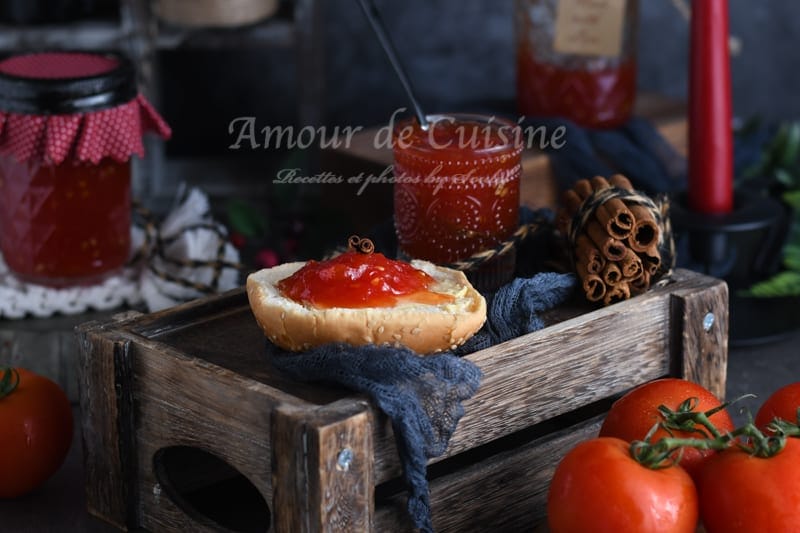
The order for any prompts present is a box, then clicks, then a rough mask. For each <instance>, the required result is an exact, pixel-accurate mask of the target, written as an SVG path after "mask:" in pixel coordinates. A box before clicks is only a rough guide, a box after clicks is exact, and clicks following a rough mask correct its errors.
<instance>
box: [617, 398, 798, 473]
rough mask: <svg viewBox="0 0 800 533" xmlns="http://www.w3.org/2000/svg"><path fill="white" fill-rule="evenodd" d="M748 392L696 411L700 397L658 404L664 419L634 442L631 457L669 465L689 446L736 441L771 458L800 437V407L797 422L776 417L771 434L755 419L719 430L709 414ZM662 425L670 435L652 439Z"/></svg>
mask: <svg viewBox="0 0 800 533" xmlns="http://www.w3.org/2000/svg"><path fill="white" fill-rule="evenodd" d="M749 396H752V395H745V396H741V397H739V398H736V399H735V400H732V401H731V402H726V403H724V404H722V405H720V406H719V407H715V408H714V409H711V410H709V411H706V412H696V411H694V409H695V408H696V407H697V404H698V400H697V398H689V399H687V400H685V401H684V402H682V403H681V404H680V405H679V406H678V408H677V409H675V410H672V409H670V408H668V407H666V406H664V405H661V406H659V408H658V411H659V413H660V414H661V416H662V417H663V421H661V422H660V423H659V424H657V425H656V426H654V427H653V428H652V429H651V430H650V431H649V432H648V433H647V436H646V437H645V440H643V441H634V442H632V443H631V447H630V454H631V457H633V458H634V459H635V460H636V461H638V462H639V463H640V464H642V465H644V466H646V467H648V468H652V469H659V468H668V467H670V466H672V465H673V464H676V463H678V462H680V460H681V457H682V451H683V450H684V449H686V448H695V449H698V450H715V451H722V450H725V449H727V448H730V447H731V446H732V445H736V446H737V447H739V448H740V449H742V450H743V451H745V452H747V453H749V454H750V455H753V456H756V457H762V458H768V457H772V456H774V455H776V454H778V453H780V452H781V451H782V450H783V448H784V447H785V446H786V438H787V437H800V427H798V426H799V425H800V409H798V424H791V423H789V422H786V421H783V420H774V421H773V422H772V424H771V425H770V429H772V430H773V431H774V432H775V435H772V436H767V435H765V434H764V433H762V432H761V431H760V430H759V429H758V428H757V427H756V426H755V424H753V423H752V422H748V423H747V424H745V425H744V426H742V427H739V428H736V429H735V430H733V431H731V432H726V433H722V432H720V431H719V430H718V429H717V428H716V427H715V426H714V424H713V423H712V422H711V420H710V417H711V416H712V415H713V414H714V413H716V412H718V411H720V410H721V409H724V408H725V407H727V406H729V405H730V404H732V403H734V402H738V401H739V400H742V399H743V398H747V397H749ZM698 426H700V427H698ZM659 427H660V428H663V429H664V430H665V431H667V433H669V435H670V436H669V437H663V438H661V439H659V440H658V441H657V442H655V443H653V442H651V440H652V437H653V435H654V433H655V431H656V430H657V429H658V428H659ZM673 431H681V432H684V433H699V434H700V435H702V438H697V437H675V436H674V433H673Z"/></svg>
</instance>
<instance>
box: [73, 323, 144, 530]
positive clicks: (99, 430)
mask: <svg viewBox="0 0 800 533" xmlns="http://www.w3.org/2000/svg"><path fill="white" fill-rule="evenodd" d="M104 327H105V326H104V324H102V323H97V322H94V323H89V324H86V325H84V326H81V327H80V328H79V329H78V338H79V342H80V346H81V353H80V364H79V368H78V375H79V381H80V392H81V394H80V405H81V417H82V419H81V430H82V433H83V443H84V459H85V460H84V463H85V471H86V498H87V505H88V509H89V512H90V513H92V514H94V515H95V516H97V517H99V518H102V519H103V520H106V521H108V522H110V523H112V524H113V525H115V526H116V527H118V528H120V529H128V527H129V526H130V525H131V522H132V519H133V517H131V516H130V511H131V509H130V508H129V507H128V501H129V499H128V498H129V496H130V494H129V492H128V491H129V489H130V487H131V482H132V480H131V479H130V471H129V470H128V469H127V466H126V465H125V464H124V463H125V460H127V459H128V458H129V448H128V445H129V444H130V442H126V443H122V442H121V441H120V439H121V438H122V437H123V435H126V430H125V426H127V424H128V420H127V418H125V417H127V415H128V413H125V409H124V408H123V409H122V412H121V410H120V397H119V392H120V388H119V387H121V386H123V385H125V386H128V387H130V382H129V381H128V380H127V379H123V380H122V382H118V378H119V377H120V376H124V374H125V372H124V371H121V372H118V371H117V369H116V368H115V367H116V365H117V364H118V363H119V362H120V360H122V359H124V357H126V354H127V353H128V350H129V348H130V346H129V344H128V343H127V341H125V340H124V339H121V338H115V337H114V336H112V335H110V334H109V332H107V331H104ZM122 418H125V420H122ZM121 426H122V427H121ZM126 437H127V438H130V435H126Z"/></svg>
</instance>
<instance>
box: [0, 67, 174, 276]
mask: <svg viewBox="0 0 800 533" xmlns="http://www.w3.org/2000/svg"><path fill="white" fill-rule="evenodd" d="M0 124H2V129H0V251H1V252H2V257H3V260H4V261H5V263H6V264H7V266H8V267H9V269H10V270H11V271H12V272H13V273H14V274H15V275H16V277H18V278H19V279H21V280H23V281H26V282H31V283H36V284H41V285H47V286H54V287H63V286H70V285H86V284H92V283H95V282H98V281H100V280H102V279H103V278H105V277H107V276H108V275H110V274H113V273H114V272H116V271H117V270H118V269H120V268H121V267H122V266H123V265H124V264H125V262H126V261H127V259H128V257H129V254H130V249H131V240H130V236H131V192H130V187H131V170H130V156H131V155H132V154H137V155H139V156H142V155H143V153H144V150H143V143H142V139H141V136H142V133H143V132H144V131H147V130H154V131H156V132H158V133H160V134H161V135H162V136H165V137H166V136H168V135H169V128H168V127H167V125H166V124H165V123H164V122H163V120H162V119H161V117H159V116H158V114H157V113H156V112H155V111H154V110H153V109H152V108H151V107H150V105H149V104H148V103H147V101H146V100H144V98H143V97H141V96H140V95H137V91H136V83H135V72H134V69H133V66H132V65H131V63H130V62H129V61H128V60H127V59H125V58H124V57H123V56H120V55H116V54H88V53H75V52H42V53H34V54H25V55H17V56H12V57H10V58H7V59H4V60H2V61H0Z"/></svg>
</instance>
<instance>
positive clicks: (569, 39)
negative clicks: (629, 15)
mask: <svg viewBox="0 0 800 533" xmlns="http://www.w3.org/2000/svg"><path fill="white" fill-rule="evenodd" d="M626 4H627V0H559V2H558V11H557V13H556V28H555V37H554V41H553V50H555V51H556V52H559V53H562V54H577V55H589V56H610V57H616V56H619V55H620V53H621V52H622V28H623V24H624V22H625V5H626Z"/></svg>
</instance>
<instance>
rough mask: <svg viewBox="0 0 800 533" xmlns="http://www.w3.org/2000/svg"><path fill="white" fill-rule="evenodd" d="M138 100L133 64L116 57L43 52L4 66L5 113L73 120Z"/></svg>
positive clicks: (0, 67) (1, 96) (0, 94)
mask: <svg viewBox="0 0 800 533" xmlns="http://www.w3.org/2000/svg"><path fill="white" fill-rule="evenodd" d="M135 96H136V75H135V71H134V69H133V65H132V64H131V62H130V61H129V60H128V59H126V58H125V57H124V56H122V55H119V54H114V53H104V54H97V53H86V52H37V53H29V54H22V55H15V56H11V57H9V58H6V59H4V60H2V61H0V110H2V111H7V112H13V113H26V114H42V115H47V114H71V113H83V112H87V111H97V110H100V109H107V108H110V107H114V106H116V105H119V104H123V103H125V102H128V101H130V100H131V99H132V98H134V97H135Z"/></svg>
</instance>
